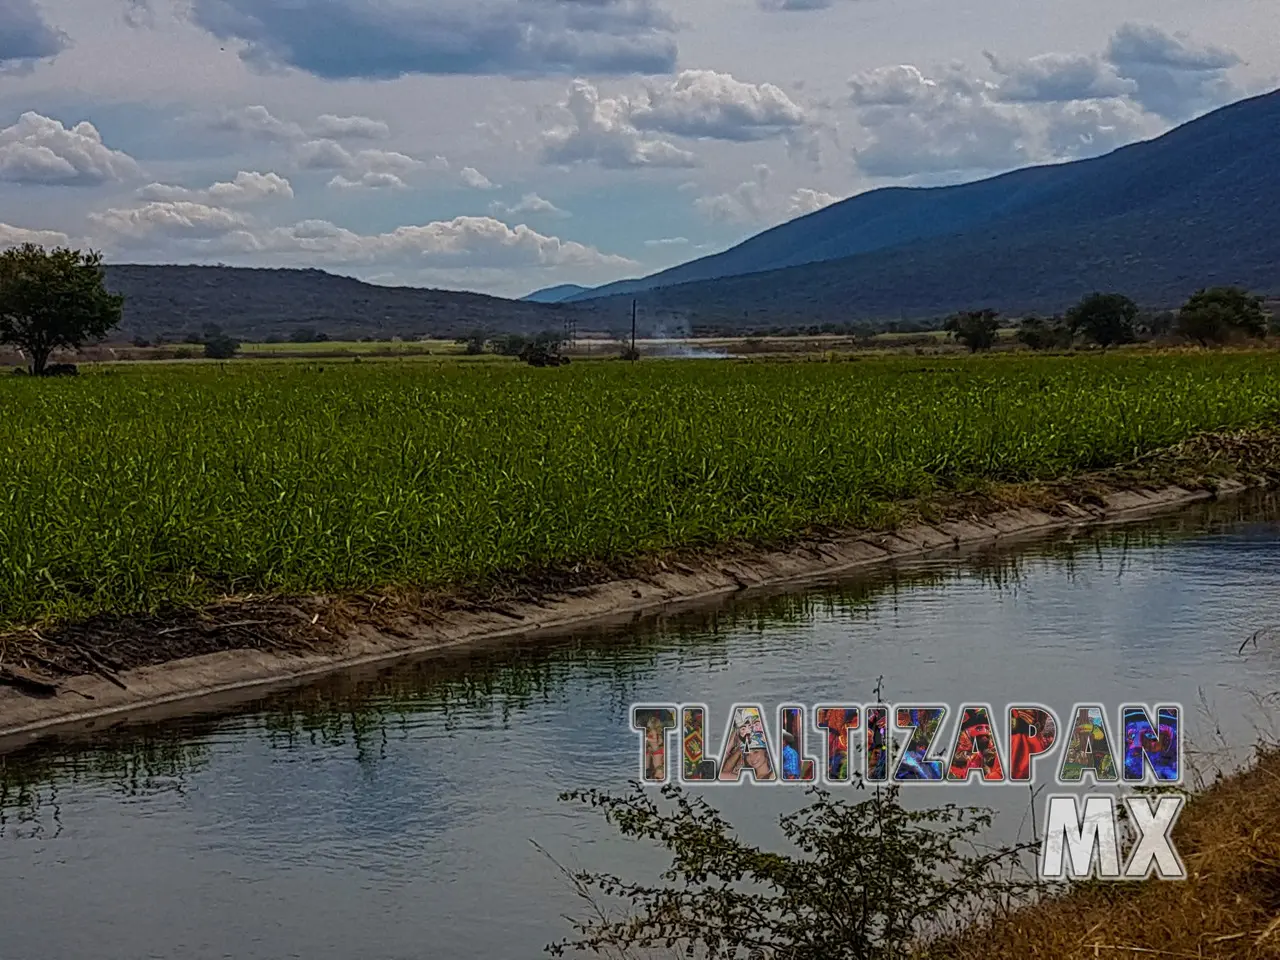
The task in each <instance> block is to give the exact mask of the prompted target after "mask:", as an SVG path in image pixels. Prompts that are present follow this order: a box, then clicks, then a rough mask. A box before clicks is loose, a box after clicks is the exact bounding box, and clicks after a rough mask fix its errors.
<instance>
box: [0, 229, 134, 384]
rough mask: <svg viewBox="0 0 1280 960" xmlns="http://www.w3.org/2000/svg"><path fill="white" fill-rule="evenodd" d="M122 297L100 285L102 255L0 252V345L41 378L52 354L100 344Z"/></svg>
mask: <svg viewBox="0 0 1280 960" xmlns="http://www.w3.org/2000/svg"><path fill="white" fill-rule="evenodd" d="M123 312H124V297H122V296H120V295H119V294H114V293H110V292H109V291H108V290H107V288H106V286H105V284H104V282H103V271H102V254H100V253H95V252H94V251H92V250H90V251H89V252H87V253H83V252H81V251H79V250H71V249H68V248H66V247H56V248H55V249H53V250H46V249H45V248H44V247H42V246H39V245H37V244H34V243H24V244H22V245H21V246H17V247H11V248H10V249H8V250H5V251H4V252H3V253H0V343H9V344H13V345H14V346H16V347H18V348H19V349H20V350H21V351H22V352H23V354H24V355H25V356H26V357H27V359H28V361H29V362H30V369H31V373H33V374H37V375H41V374H43V373H44V372H45V368H46V367H47V366H48V364H49V356H50V354H52V353H53V351H54V350H58V349H66V350H74V349H77V348H79V347H80V346H82V345H83V344H84V343H85V342H86V341H88V340H101V339H102V338H103V337H105V336H106V335H107V334H108V333H110V332H111V331H112V330H113V329H115V327H116V326H118V325H119V323H120V319H121V316H122V315H123Z"/></svg>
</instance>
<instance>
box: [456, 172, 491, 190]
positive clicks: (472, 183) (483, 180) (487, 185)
mask: <svg viewBox="0 0 1280 960" xmlns="http://www.w3.org/2000/svg"><path fill="white" fill-rule="evenodd" d="M458 177H459V179H461V180H462V182H463V183H464V184H466V185H467V186H468V187H470V188H471V189H472V190H496V189H498V187H497V184H495V183H494V182H493V181H492V180H490V179H489V178H488V177H486V176H485V175H484V174H483V173H481V172H480V171H479V170H477V169H476V168H475V167H463V168H462V170H461V172H460V173H459V174H458Z"/></svg>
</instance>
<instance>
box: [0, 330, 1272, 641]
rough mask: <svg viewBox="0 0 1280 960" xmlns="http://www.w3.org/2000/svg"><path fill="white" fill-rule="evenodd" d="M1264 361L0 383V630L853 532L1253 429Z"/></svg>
mask: <svg viewBox="0 0 1280 960" xmlns="http://www.w3.org/2000/svg"><path fill="white" fill-rule="evenodd" d="M1278 371H1280V366H1278V365H1277V363H1276V361H1275V358H1274V357H1273V356H1272V355H1269V354H1263V353H1256V354H1223V355H1219V356H1190V355H1167V356H1159V355H1145V356H1134V355H1129V356H1088V357H1070V358H1066V357H1036V358H1023V357H992V358H981V359H961V360H955V359H953V360H921V359H920V358H896V359H886V360H875V361H863V362H856V363H841V364H819V363H806V364H734V363H723V362H715V361H697V360H687V361H666V362H655V361H645V362H643V363H639V364H634V365H629V364H622V363H615V364H610V363H599V364H585V363H584V364H574V365H571V366H569V367H564V368H560V369H555V370H536V369H532V368H528V367H519V366H514V365H511V366H507V365H503V366H488V365H477V366H463V365H458V366H447V365H446V366H434V365H432V366H424V365H408V364H406V365H399V364H339V365H335V364H329V365H327V366H325V367H324V368H323V369H319V368H317V367H315V366H311V365H301V364H276V363H259V364H244V365H236V364H232V365H227V366H221V367H214V366H191V367H177V366H174V367H162V366H156V367H136V368H130V369H115V370H110V371H100V372H95V373H91V374H89V375H86V376H81V377H78V378H68V379H66V380H53V381H42V380H34V379H30V378H23V377H7V378H4V379H3V381H2V382H0V471H2V475H0V481H2V486H0V621H3V622H9V623H14V622H27V621H31V620H33V619H37V618H42V617H46V616H83V615H87V614H91V613H96V612H102V611H127V610H140V609H154V608H156V607H159V606H164V605H167V604H186V603H198V602H201V601H203V600H207V599H209V598H210V597H212V596H215V595H218V594H221V593H226V592H248V591H253V592H261V591H285V592H293V591H304V590H308V591H309V590H318V591H326V590H342V589H360V588H368V587H374V586H389V585H393V584H406V583H413V584H422V585H431V584H444V583H450V582H461V581H474V580H477V579H483V578H485V577H487V576H491V575H493V574H495V573H499V572H510V571H520V570H528V569H530V568H532V567H535V566H539V565H545V564H556V563H562V562H576V561H580V560H606V561H607V560H609V559H614V558H618V557H621V556H625V555H633V554H637V553H642V552H644V551H648V550H653V549H658V548H663V547H669V546H675V545H694V544H710V543H714V542H717V541H723V540H725V539H729V538H749V539H758V540H762V539H768V538H770V537H776V536H779V535H784V534H789V533H795V532H799V531H801V530H803V529H804V528H806V527H808V526H810V525H814V524H824V525H826V524H858V523H863V522H867V521H869V520H871V519H874V517H875V516H876V512H877V510H878V509H880V508H882V507H883V505H884V504H885V503H887V502H891V501H894V500H899V499H902V498H905V497H911V496H915V495H919V494H925V493H929V492H931V491H936V490H939V489H948V488H956V487H962V486H964V485H966V484H970V483H972V482H974V481H975V480H987V479H990V480H1007V481H1016V480H1025V479H1032V478H1045V477H1058V476H1063V475H1065V474H1068V473H1071V472H1073V471H1079V470H1083V469H1089V468H1097V467H1103V466H1107V465H1111V464H1115V463H1118V462H1122V461H1126V460H1128V459H1130V458H1132V457H1134V456H1136V455H1138V454H1141V453H1143V452H1145V451H1149V450H1151V449H1154V448H1157V447H1161V446H1164V445H1168V444H1170V443H1173V442H1176V441H1178V440H1181V439H1184V438H1186V437H1188V436H1190V435H1192V434H1194V433H1197V432H1199V431H1203V430H1209V429H1221V428H1227V427H1234V426H1243V425H1246V424H1249V423H1252V422H1256V421H1258V420H1259V419H1260V418H1264V417H1271V416H1274V415H1276V414H1277V413H1280V375H1278Z"/></svg>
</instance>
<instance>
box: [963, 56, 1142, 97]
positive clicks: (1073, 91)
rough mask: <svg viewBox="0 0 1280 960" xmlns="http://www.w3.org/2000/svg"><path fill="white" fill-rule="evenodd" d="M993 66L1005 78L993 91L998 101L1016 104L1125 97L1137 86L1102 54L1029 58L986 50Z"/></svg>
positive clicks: (1135, 89)
mask: <svg viewBox="0 0 1280 960" xmlns="http://www.w3.org/2000/svg"><path fill="white" fill-rule="evenodd" d="M986 57H987V60H988V61H989V62H990V64H991V68H992V69H993V70H994V71H995V72H996V73H997V74H999V75H1000V76H1001V77H1002V78H1003V79H1002V80H1001V81H1000V83H999V85H998V86H997V88H996V89H995V90H994V91H993V96H994V98H995V99H997V100H1005V101H1009V102H1013V103H1065V102H1069V101H1072V100H1095V99H1098V98H1106V97H1123V96H1127V95H1129V94H1132V93H1135V92H1136V91H1137V89H1138V85H1137V84H1136V83H1134V81H1132V80H1126V79H1125V78H1123V77H1121V76H1119V75H1118V74H1117V73H1116V71H1115V67H1114V66H1112V65H1111V64H1109V63H1107V62H1106V61H1104V60H1103V59H1102V57H1100V56H1097V55H1086V54H1069V53H1046V54H1043V55H1041V56H1038V57H1032V58H1031V59H1029V60H1008V61H1006V60H1003V59H1001V58H999V57H997V56H996V55H995V54H992V53H987V54H986Z"/></svg>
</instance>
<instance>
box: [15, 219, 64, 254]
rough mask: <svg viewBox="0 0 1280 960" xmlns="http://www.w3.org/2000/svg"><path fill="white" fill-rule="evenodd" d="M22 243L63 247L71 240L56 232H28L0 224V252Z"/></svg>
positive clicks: (23, 228)
mask: <svg viewBox="0 0 1280 960" xmlns="http://www.w3.org/2000/svg"><path fill="white" fill-rule="evenodd" d="M24 243H35V244H39V245H40V246H42V247H65V246H69V245H70V244H71V238H70V237H68V236H67V235H66V234H65V233H60V232H59V231H57V230H28V229H26V228H25V227H15V226H12V225H11V224H8V223H0V250H7V249H8V248H9V247H16V246H20V245H21V244H24Z"/></svg>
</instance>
